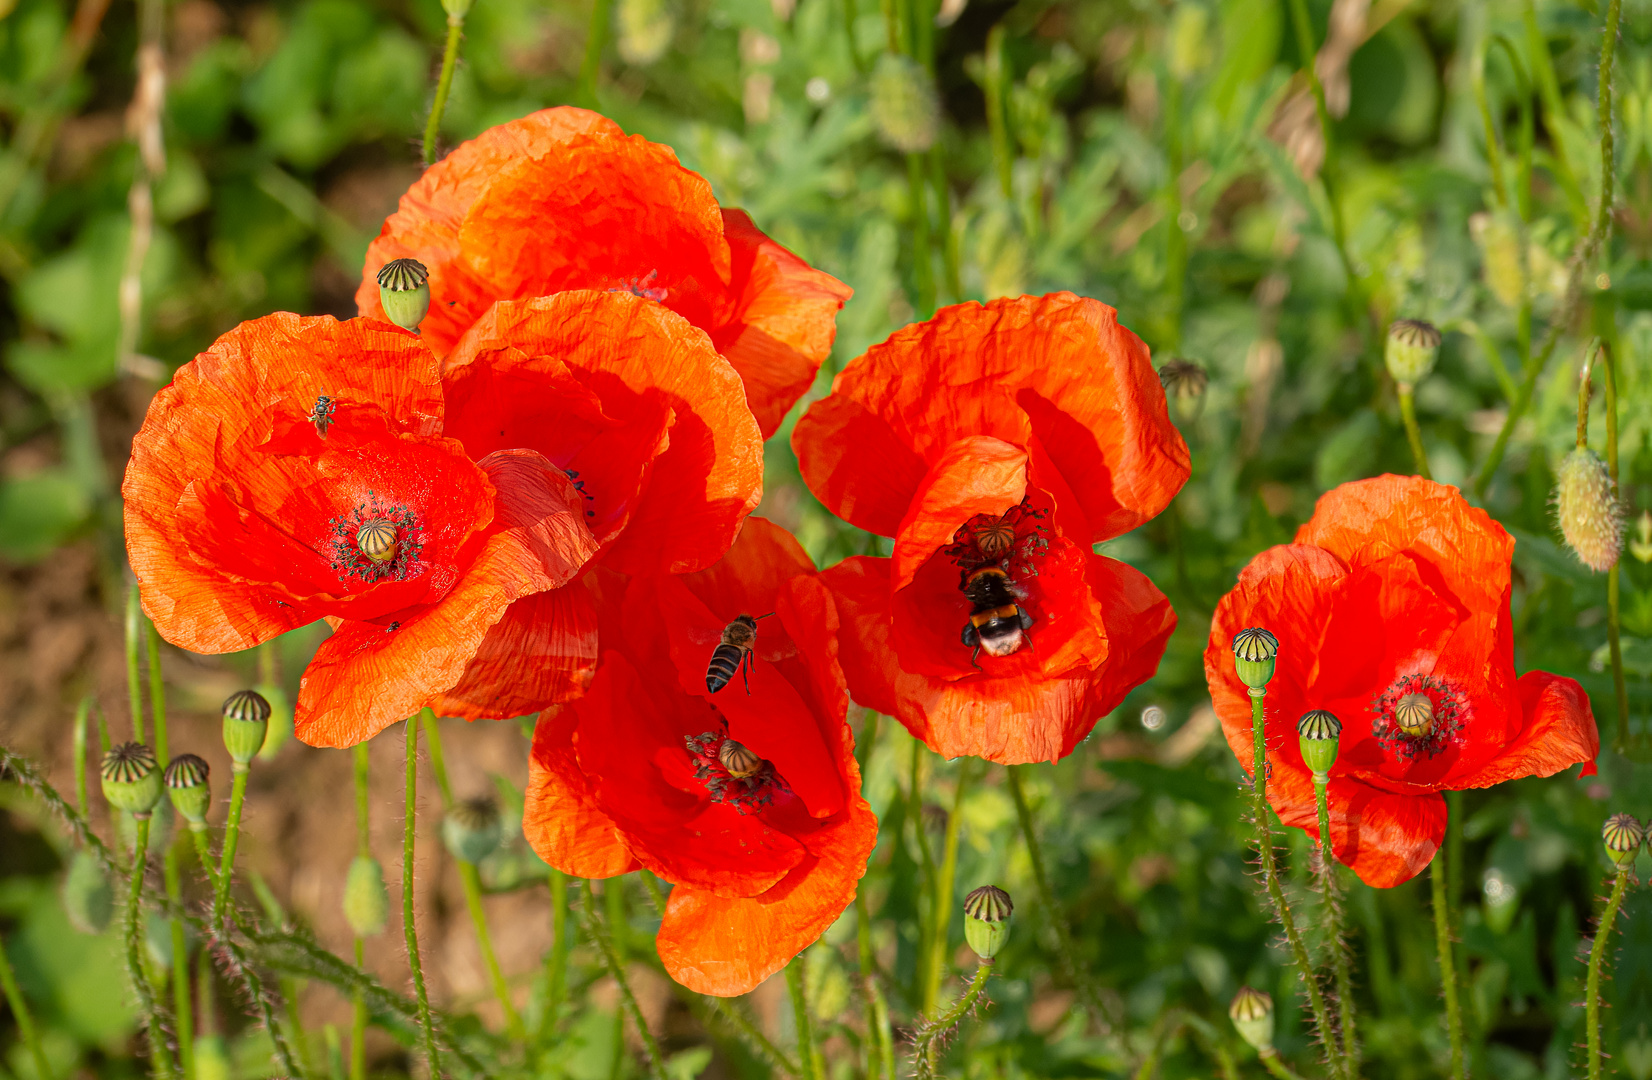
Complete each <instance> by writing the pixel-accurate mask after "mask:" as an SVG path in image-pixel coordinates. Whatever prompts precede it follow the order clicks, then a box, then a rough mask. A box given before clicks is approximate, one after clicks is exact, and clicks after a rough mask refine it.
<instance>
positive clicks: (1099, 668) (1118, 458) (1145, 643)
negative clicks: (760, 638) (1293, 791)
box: [792, 293, 1188, 763]
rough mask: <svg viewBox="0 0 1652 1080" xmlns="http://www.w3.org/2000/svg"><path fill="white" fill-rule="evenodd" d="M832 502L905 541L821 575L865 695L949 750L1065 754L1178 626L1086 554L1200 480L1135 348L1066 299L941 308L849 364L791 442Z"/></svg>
mask: <svg viewBox="0 0 1652 1080" xmlns="http://www.w3.org/2000/svg"><path fill="white" fill-rule="evenodd" d="M792 445H793V447H794V448H795V449H796V451H797V457H798V463H799V467H800V469H801V470H802V474H803V478H804V480H805V482H807V483H808V485H809V488H810V490H811V491H813V492H814V493H815V495H816V496H817V497H818V498H819V499H820V500H821V502H823V503H825V504H826V506H827V507H828V508H829V509H831V510H832V511H833V512H834V513H836V514H837V515H838V516H839V517H841V518H843V519H845V520H846V521H848V522H850V523H851V524H853V525H856V526H858V527H860V528H862V529H865V530H867V531H868V532H873V533H878V534H880V535H883V536H892V537H894V538H895V546H894V556H893V558H890V559H878V558H865V557H859V558H852V559H849V560H846V561H845V562H843V563H841V564H839V565H838V566H835V567H833V568H832V569H830V570H828V571H826V572H825V574H824V575H822V578H823V580H825V581H826V582H827V584H828V585H829V586H830V587H831V588H832V590H833V593H834V594H835V596H836V598H837V601H838V607H839V610H840V611H841V612H842V617H843V623H844V633H843V643H842V652H843V666H844V671H845V672H846V673H847V674H848V677H849V685H850V688H851V690H852V691H853V693H854V696H855V700H856V701H859V702H861V703H862V704H866V705H870V706H872V707H874V708H876V709H879V710H880V711H882V712H886V713H889V714H891V715H894V716H895V717H897V718H899V719H900V721H901V722H902V723H903V724H905V725H906V727H907V728H908V730H910V731H911V732H912V733H913V734H914V735H915V736H917V737H918V738H920V739H922V740H924V742H926V743H928V744H929V746H930V747H931V748H932V749H934V750H935V751H936V752H937V753H940V754H943V755H945V756H947V757H954V756H957V755H960V754H974V755H977V756H980V757H984V758H988V759H990V760H992V761H1000V762H1006V763H1014V762H1027V761H1042V760H1055V759H1056V758H1059V757H1062V756H1064V755H1065V754H1067V753H1070V752H1071V751H1072V749H1073V747H1074V746H1075V745H1077V743H1078V741H1079V740H1080V739H1082V738H1083V737H1084V736H1085V735H1086V734H1088V733H1089V731H1090V729H1091V728H1092V727H1094V726H1095V723H1096V721H1097V720H1098V719H1099V718H1100V717H1102V716H1103V715H1105V714H1106V713H1107V712H1109V711H1110V710H1112V709H1113V708H1114V707H1116V706H1117V705H1118V703H1119V702H1120V701H1121V700H1122V699H1123V698H1124V695H1125V694H1127V693H1128V692H1129V691H1130V690H1131V688H1133V687H1135V686H1136V685H1138V684H1140V683H1141V682H1143V681H1144V680H1146V679H1148V678H1150V677H1152V675H1153V672H1154V671H1155V670H1156V669H1157V667H1158V662H1159V658H1160V657H1161V656H1162V655H1163V653H1164V647H1165V644H1166V642H1167V641H1168V639H1169V637H1170V633H1171V631H1172V630H1173V629H1174V628H1175V625H1176V617H1175V614H1174V613H1173V612H1172V611H1171V610H1170V603H1169V601H1167V600H1166V599H1165V598H1164V596H1163V595H1162V594H1161V593H1160V592H1159V591H1158V590H1157V589H1155V588H1154V587H1153V585H1152V583H1151V582H1149V581H1148V580H1147V579H1146V578H1145V577H1143V576H1142V575H1141V574H1140V573H1138V572H1136V571H1135V570H1133V569H1132V568H1130V567H1129V566H1126V565H1125V564H1123V563H1120V562H1117V561H1115V560H1112V559H1108V558H1104V557H1102V556H1100V555H1096V554H1095V553H1094V552H1093V551H1092V545H1093V544H1095V543H1096V542H1099V541H1102V540H1107V539H1109V538H1111V537H1114V536H1117V535H1119V534H1120V533H1123V532H1127V531H1128V530H1130V529H1133V528H1135V527H1136V526H1138V525H1140V524H1142V523H1143V522H1145V521H1147V520H1148V519H1150V518H1152V517H1153V516H1154V515H1155V514H1157V513H1159V512H1160V511H1161V510H1163V509H1164V508H1165V506H1167V505H1168V504H1169V502H1170V500H1171V499H1172V498H1173V497H1174V496H1175V494H1176V492H1177V491H1178V490H1179V489H1180V488H1181V486H1182V484H1183V483H1184V482H1186V480H1187V475H1188V453H1187V445H1186V444H1185V443H1184V442H1183V441H1182V437H1181V435H1180V434H1179V433H1178V432H1177V431H1176V429H1175V427H1174V426H1173V425H1172V424H1171V423H1170V419H1169V416H1168V414H1167V413H1166V410H1165V400H1164V391H1163V390H1162V389H1161V387H1160V385H1159V380H1158V377H1157V375H1156V374H1155V373H1154V371H1153V368H1152V365H1151V364H1150V363H1149V361H1148V354H1147V347H1146V346H1145V345H1143V344H1142V342H1141V339H1140V338H1138V337H1136V336H1135V335H1134V334H1132V333H1131V332H1130V331H1128V330H1126V329H1125V328H1124V327H1122V326H1120V325H1119V323H1118V318H1117V313H1116V312H1115V311H1114V310H1113V309H1112V308H1110V307H1108V306H1107V305H1105V304H1102V303H1098V302H1097V301H1094V300H1087V299H1083V298H1080V297H1077V296H1074V295H1073V294H1071V293H1055V294H1052V295H1050V296H1045V297H1021V298H1018V299H1014V300H995V301H992V302H991V303H989V304H986V305H984V306H983V305H980V304H973V303H970V304H959V305H957V306H955V307H949V308H944V309H943V310H941V311H940V312H939V313H938V314H936V316H935V317H934V318H933V319H931V320H930V321H929V322H926V323H922V324H918V325H914V326H909V327H907V328H905V329H904V330H900V331H898V332H896V333H895V334H894V336H892V337H891V338H890V339H889V340H888V341H886V342H884V343H883V344H882V345H878V346H876V347H874V348H873V349H871V350H870V351H869V352H867V354H866V355H865V356H863V357H861V358H860V359H858V360H856V361H855V362H854V363H852V364H851V365H849V367H847V368H846V369H845V370H844V371H843V373H842V374H841V375H839V376H838V377H837V381H836V382H835V383H834V384H833V387H832V393H831V396H830V397H827V398H825V399H823V400H822V401H819V402H816V403H815V404H814V405H813V406H812V407H811V408H810V409H809V412H808V413H807V414H806V415H805V416H804V417H803V418H802V419H801V420H800V421H799V422H798V424H797V428H796V430H795V431H794V433H793V436H792Z"/></svg>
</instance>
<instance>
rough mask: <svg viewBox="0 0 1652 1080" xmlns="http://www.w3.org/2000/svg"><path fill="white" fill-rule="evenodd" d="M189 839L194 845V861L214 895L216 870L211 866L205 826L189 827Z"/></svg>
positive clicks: (203, 824) (216, 877)
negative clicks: (198, 864) (199, 865)
mask: <svg viewBox="0 0 1652 1080" xmlns="http://www.w3.org/2000/svg"><path fill="white" fill-rule="evenodd" d="M189 838H190V840H191V841H192V842H193V843H194V844H195V859H196V861H197V862H199V863H200V864H201V871H202V872H203V873H205V874H206V879H207V884H209V885H211V886H212V891H213V893H214V894H216V893H217V892H218V868H217V867H216V866H213V865H212V851H211V850H210V849H209V848H208V845H207V825H206V823H205V822H202V823H201V824H200V825H199V826H197V825H194V824H191V825H190V826H189Z"/></svg>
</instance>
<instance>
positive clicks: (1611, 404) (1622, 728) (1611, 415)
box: [1600, 341, 1629, 754]
mask: <svg viewBox="0 0 1652 1080" xmlns="http://www.w3.org/2000/svg"><path fill="white" fill-rule="evenodd" d="M1600 359H1601V362H1602V364H1603V366H1604V367H1605V371H1604V372H1603V373H1602V375H1601V385H1602V386H1603V387H1605V390H1606V471H1607V472H1608V473H1609V474H1610V475H1611V477H1612V495H1613V497H1614V498H1617V499H1619V500H1620V505H1621V499H1622V493H1621V491H1620V490H1619V488H1618V371H1617V363H1616V361H1615V360H1613V358H1612V346H1611V343H1610V342H1606V341H1602V342H1601V343H1600ZM1620 563H1621V560H1620V561H1619V562H1615V563H1613V564H1612V569H1611V570H1609V571H1608V572H1607V574H1606V644H1607V646H1608V647H1609V650H1610V652H1611V655H1612V689H1613V691H1614V693H1615V694H1616V697H1617V705H1618V729H1617V732H1616V734H1615V736H1614V738H1613V747H1614V748H1615V749H1616V750H1617V752H1618V753H1620V754H1622V753H1626V752H1627V751H1628V748H1629V690H1628V687H1627V686H1626V685H1625V682H1624V677H1623V641H1622V634H1621V632H1620V629H1619V626H1620V623H1619V612H1618V587H1619V573H1620V571H1619V565H1620Z"/></svg>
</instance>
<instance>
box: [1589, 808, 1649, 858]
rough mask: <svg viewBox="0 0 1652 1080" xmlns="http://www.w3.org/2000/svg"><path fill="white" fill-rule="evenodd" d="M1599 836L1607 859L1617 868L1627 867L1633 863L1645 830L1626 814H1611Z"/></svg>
mask: <svg viewBox="0 0 1652 1080" xmlns="http://www.w3.org/2000/svg"><path fill="white" fill-rule="evenodd" d="M1600 835H1601V839H1603V840H1605V841H1606V854H1607V857H1609V858H1610V859H1611V860H1612V861H1613V862H1614V863H1616V864H1617V865H1619V866H1628V865H1629V864H1630V863H1632V862H1634V861H1635V853H1636V852H1637V851H1639V850H1640V847H1641V840H1642V839H1643V838H1644V837H1645V835H1646V830H1645V829H1643V828H1642V827H1641V823H1640V822H1638V821H1636V820H1635V819H1634V818H1632V817H1630V816H1629V815H1628V814H1613V815H1612V816H1611V817H1609V818H1607V819H1606V826H1605V827H1604V828H1602V829H1601V830H1600Z"/></svg>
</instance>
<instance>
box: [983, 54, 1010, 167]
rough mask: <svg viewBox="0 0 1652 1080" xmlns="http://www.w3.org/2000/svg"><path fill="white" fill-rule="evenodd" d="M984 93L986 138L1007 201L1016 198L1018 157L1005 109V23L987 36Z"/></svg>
mask: <svg viewBox="0 0 1652 1080" xmlns="http://www.w3.org/2000/svg"><path fill="white" fill-rule="evenodd" d="M981 74H982V79H981V84H982V85H981V93H982V94H983V95H985V97H986V99H987V136H988V140H989V141H990V143H991V144H992V165H993V171H994V172H995V173H996V174H997V175H998V189H999V190H1000V191H1002V192H1003V193H1004V198H1005V199H1007V200H1009V199H1014V198H1015V169H1014V166H1015V154H1014V152H1013V151H1012V150H1011V148H1010V131H1009V123H1008V121H1007V120H1006V118H1005V108H1004V100H1005V95H1004V82H1005V79H1004V74H1005V64H1004V24H1003V23H998V24H997V25H995V26H994V27H993V28H992V29H991V30H990V31H989V32H988V33H987V54H986V57H985V63H984V64H983V65H982V72H981Z"/></svg>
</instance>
